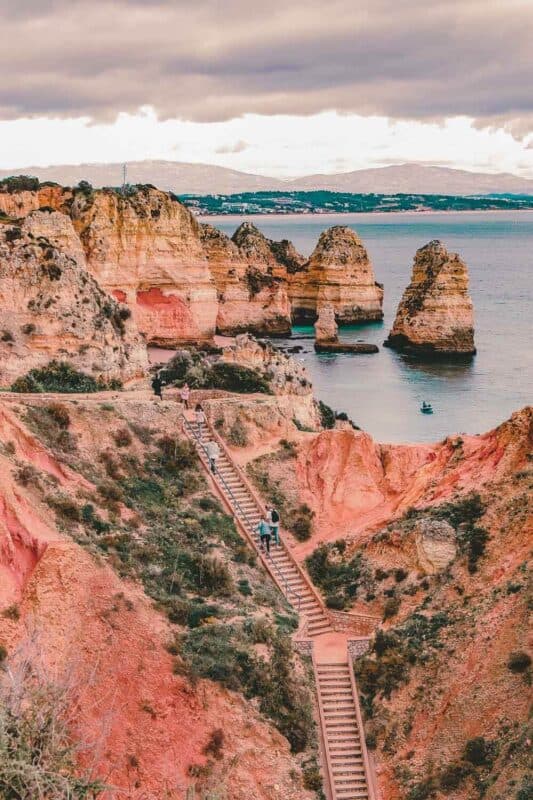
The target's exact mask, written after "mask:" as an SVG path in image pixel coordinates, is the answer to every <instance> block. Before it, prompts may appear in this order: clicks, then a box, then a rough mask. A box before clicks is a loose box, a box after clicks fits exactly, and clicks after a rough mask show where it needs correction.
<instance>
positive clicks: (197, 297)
mask: <svg viewBox="0 0 533 800" xmlns="http://www.w3.org/2000/svg"><path fill="white" fill-rule="evenodd" d="M70 214H71V217H72V220H73V223H74V227H75V228H76V231H77V232H78V234H79V237H80V239H81V242H82V244H83V248H84V251H85V254H86V258H87V265H88V269H89V270H90V271H91V273H92V274H93V275H94V276H95V278H96V279H97V281H98V282H99V283H100V285H101V286H103V287H104V288H105V289H106V291H108V292H110V293H113V294H115V296H118V297H120V298H123V301H124V302H127V303H128V304H129V306H130V308H131V309H132V312H133V316H134V318H135V320H136V321H137V324H138V326H139V328H140V330H141V331H143V333H145V335H146V337H147V339H148V341H149V342H152V343H156V344H161V345H168V346H173V345H176V344H179V343H180V342H184V341H191V342H202V341H204V342H206V341H210V340H211V339H212V337H213V335H214V333H215V325H216V316H217V297H216V287H215V282H214V280H213V277H212V275H211V272H210V269H209V265H208V262H207V259H206V257H205V254H204V251H203V249H202V246H201V242H200V237H199V228H198V224H197V222H196V220H195V219H194V217H193V216H192V214H191V213H190V212H189V211H188V210H187V209H186V208H185V206H183V205H182V204H181V203H179V202H177V201H175V200H173V199H171V197H170V196H169V195H168V194H166V193H165V192H160V191H157V190H156V189H152V188H145V187H142V188H139V189H138V190H137V191H136V192H135V193H134V194H132V195H128V196H126V197H122V196H121V195H120V194H117V193H116V192H114V191H105V190H104V191H99V192H94V194H92V195H90V196H86V195H84V194H83V193H77V194H76V196H75V199H74V202H73V203H72V206H71V209H70Z"/></svg>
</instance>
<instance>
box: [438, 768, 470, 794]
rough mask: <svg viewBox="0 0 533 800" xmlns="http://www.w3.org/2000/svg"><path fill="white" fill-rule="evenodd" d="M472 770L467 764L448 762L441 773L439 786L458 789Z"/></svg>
mask: <svg viewBox="0 0 533 800" xmlns="http://www.w3.org/2000/svg"><path fill="white" fill-rule="evenodd" d="M469 772H470V770H469V768H468V766H467V765H466V764H448V766H447V767H445V768H444V769H443V770H442V772H441V773H440V775H439V786H440V788H441V789H443V790H448V789H458V788H459V786H460V785H461V783H462V782H463V780H464V779H465V778H466V776H467V775H468V773H469Z"/></svg>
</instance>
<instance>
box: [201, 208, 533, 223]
mask: <svg viewBox="0 0 533 800" xmlns="http://www.w3.org/2000/svg"><path fill="white" fill-rule="evenodd" d="M189 211H191V212H192V213H193V215H194V218H195V219H197V220H198V221H199V222H212V221H213V220H228V221H231V220H242V219H258V220H265V219H285V218H289V219H301V220H304V219H309V220H313V221H316V220H318V219H320V218H321V217H325V218H326V219H327V218H330V217H342V218H343V219H347V218H348V217H357V218H358V219H360V218H365V217H372V218H375V217H384V218H385V219H387V218H391V217H416V218H419V217H436V216H448V215H450V214H461V216H468V215H472V214H483V215H484V216H485V215H489V214H490V215H494V214H497V215H502V214H517V213H520V214H528V213H529V214H532V215H533V208H512V209H511V208H487V209H483V208H480V209H477V210H476V209H465V210H463V211H461V210H457V209H447V210H442V211H433V210H428V211H413V210H410V211H407V210H406V211H326V212H323V213H320V214H302V213H301V212H298V211H295V212H288V213H287V214H249V213H247V214H244V213H243V214H195V213H194V209H192V208H189Z"/></svg>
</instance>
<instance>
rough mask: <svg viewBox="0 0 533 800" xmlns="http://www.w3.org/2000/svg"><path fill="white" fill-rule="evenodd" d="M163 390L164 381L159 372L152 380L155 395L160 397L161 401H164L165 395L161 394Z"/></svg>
mask: <svg viewBox="0 0 533 800" xmlns="http://www.w3.org/2000/svg"><path fill="white" fill-rule="evenodd" d="M162 388H163V381H162V380H161V376H160V374H159V372H158V373H157V374H156V375H154V377H153V378H152V389H153V390H154V395H155V396H156V397H159V399H160V400H162V399H163V395H162V394H161V389H162Z"/></svg>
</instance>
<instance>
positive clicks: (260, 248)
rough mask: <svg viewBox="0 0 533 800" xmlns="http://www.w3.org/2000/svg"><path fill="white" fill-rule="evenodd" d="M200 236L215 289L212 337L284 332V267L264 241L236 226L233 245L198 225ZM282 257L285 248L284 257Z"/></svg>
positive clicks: (286, 315) (287, 323)
mask: <svg viewBox="0 0 533 800" xmlns="http://www.w3.org/2000/svg"><path fill="white" fill-rule="evenodd" d="M200 236H201V240H202V245H203V248H204V252H205V254H206V256H207V260H208V263H209V268H210V270H211V274H212V275H213V279H214V281H215V285H216V289H217V300H218V311H217V318H216V328H217V332H218V333H221V334H229V335H234V334H236V333H240V332H244V331H249V332H251V333H255V334H259V335H262V334H272V335H275V334H285V333H289V332H290V304H289V299H288V296H287V284H286V279H285V277H286V276H285V271H284V270H285V268H284V267H283V266H282V265H281V263H280V262H278V261H277V260H276V258H275V257H274V255H273V254H272V251H271V250H270V248H269V246H268V241H267V239H265V237H264V236H263V235H262V234H261V233H260V232H259V231H258V230H257V229H256V228H254V226H253V225H250V224H249V223H244V224H243V225H241V227H240V228H239V229H238V230H237V231H236V233H235V235H234V237H233V240H232V239H229V238H228V237H227V236H226V235H225V234H224V233H222V232H221V231H219V230H218V229H217V228H214V227H213V226H212V225H201V226H200ZM238 243H239V244H240V245H241V246H239V244H238ZM272 244H275V243H272ZM280 244H281V243H280ZM288 244H290V243H288ZM241 248H242V249H241ZM287 254H289V255H290V252H289V249H288V248H286V257H287V258H289V255H287Z"/></svg>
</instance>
